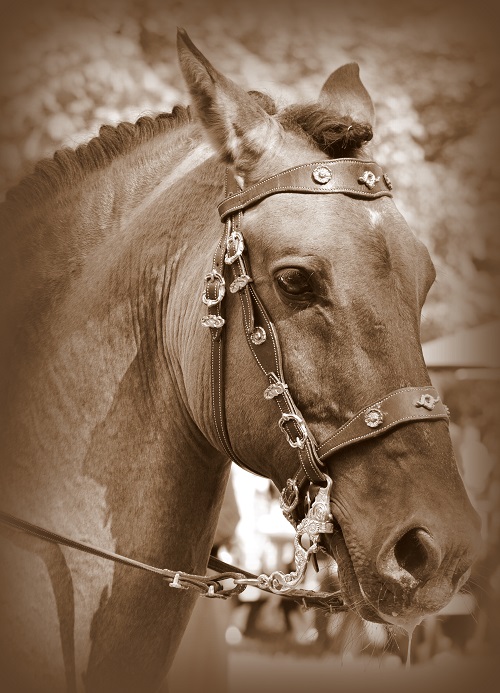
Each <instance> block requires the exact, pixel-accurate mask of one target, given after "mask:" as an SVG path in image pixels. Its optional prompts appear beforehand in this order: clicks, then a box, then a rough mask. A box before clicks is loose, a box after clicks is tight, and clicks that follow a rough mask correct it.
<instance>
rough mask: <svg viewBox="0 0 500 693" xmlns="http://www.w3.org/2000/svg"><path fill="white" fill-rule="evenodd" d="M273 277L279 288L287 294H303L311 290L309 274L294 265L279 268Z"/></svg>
mask: <svg viewBox="0 0 500 693" xmlns="http://www.w3.org/2000/svg"><path fill="white" fill-rule="evenodd" d="M275 279H276V282H277V284H278V286H279V288H280V289H281V290H282V291H283V292H284V293H285V294H288V295H289V296H303V295H304V294H308V293H311V291H312V288H311V284H310V282H309V276H307V275H306V274H305V273H304V272H303V271H302V270H300V269H297V268H296V267H290V268H289V269H286V270H281V271H280V272H278V273H277V274H276V275H275Z"/></svg>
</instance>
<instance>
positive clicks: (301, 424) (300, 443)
mask: <svg viewBox="0 0 500 693" xmlns="http://www.w3.org/2000/svg"><path fill="white" fill-rule="evenodd" d="M290 421H293V423H294V424H295V425H296V426H297V428H298V431H299V435H298V436H297V438H295V440H294V439H293V438H292V437H291V436H290V434H289V433H288V431H287V430H286V428H285V426H286V424H287V423H289V422H290ZM278 425H279V427H280V428H281V430H282V431H283V433H284V434H285V436H286V439H287V441H288V445H290V447H292V448H300V449H301V450H303V449H304V445H305V444H306V441H307V438H308V433H307V428H306V423H305V421H304V419H303V418H302V417H301V416H298V414H288V413H286V412H285V413H284V414H282V415H281V419H280V420H279V422H278Z"/></svg>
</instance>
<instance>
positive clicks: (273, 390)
mask: <svg viewBox="0 0 500 693" xmlns="http://www.w3.org/2000/svg"><path fill="white" fill-rule="evenodd" d="M287 389H288V385H285V383H281V382H280V383H271V385H269V387H266V389H265V390H264V397H265V399H274V397H277V396H278V395H282V394H283V393H284V392H285V390H287Z"/></svg>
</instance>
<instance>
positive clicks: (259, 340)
mask: <svg viewBox="0 0 500 693" xmlns="http://www.w3.org/2000/svg"><path fill="white" fill-rule="evenodd" d="M266 339H267V335H266V331H265V329H264V328H263V327H256V328H255V329H254V331H253V332H252V334H251V335H250V340H251V341H252V342H253V343H254V344H264V342H265V341H266Z"/></svg>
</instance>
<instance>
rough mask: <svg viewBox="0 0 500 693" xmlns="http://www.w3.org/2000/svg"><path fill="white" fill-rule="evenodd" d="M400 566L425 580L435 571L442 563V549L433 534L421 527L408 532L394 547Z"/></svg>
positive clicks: (416, 577) (417, 578) (419, 579)
mask: <svg viewBox="0 0 500 693" xmlns="http://www.w3.org/2000/svg"><path fill="white" fill-rule="evenodd" d="M394 556H395V558H396V561H397V562H398V564H399V566H400V567H401V568H403V570H406V572H407V573H410V575H412V576H413V577H414V578H415V579H416V580H418V581H419V582H423V581H424V580H427V579H428V578H430V577H431V575H433V574H434V573H435V571H436V570H437V569H438V567H439V565H440V563H441V551H440V550H439V547H438V545H437V544H436V542H435V541H434V539H433V538H432V537H431V535H430V534H429V533H428V532H427V531H426V530H425V529H422V528H420V527H415V528H413V529H410V531H409V532H406V534H404V535H403V536H402V537H401V539H399V540H398V541H397V543H396V545H395V547H394Z"/></svg>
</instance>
